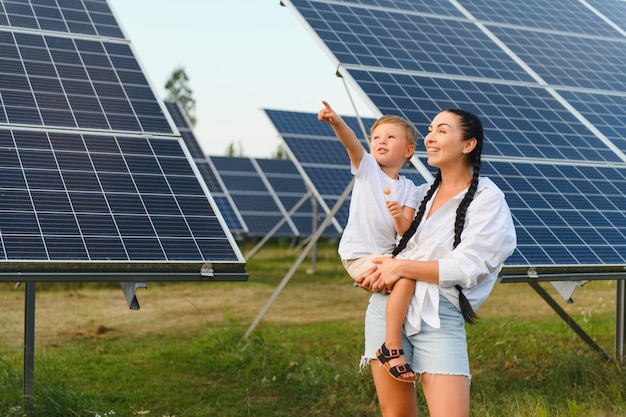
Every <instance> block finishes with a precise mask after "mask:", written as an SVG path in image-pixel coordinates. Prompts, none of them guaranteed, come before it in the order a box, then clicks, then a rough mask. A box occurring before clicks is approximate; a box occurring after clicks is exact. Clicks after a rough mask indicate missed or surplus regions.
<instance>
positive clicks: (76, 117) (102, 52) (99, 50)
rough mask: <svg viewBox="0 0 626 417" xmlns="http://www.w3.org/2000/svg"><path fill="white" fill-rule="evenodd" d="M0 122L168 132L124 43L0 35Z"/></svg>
mask: <svg viewBox="0 0 626 417" xmlns="http://www.w3.org/2000/svg"><path fill="white" fill-rule="evenodd" d="M0 94H1V101H0V123H8V124H12V125H36V126H45V127H69V128H79V129H98V130H111V131H130V132H145V133H163V134H173V132H172V129H171V127H170V125H169V123H168V121H167V119H166V118H165V117H164V116H163V112H162V110H161V106H160V105H159V102H158V101H157V99H156V97H155V95H154V93H153V91H152V88H151V87H150V85H149V84H148V81H147V80H146V78H145V76H144V74H143V72H142V71H141V68H140V66H139V64H138V63H137V61H136V59H135V58H134V56H133V53H132V51H131V49H130V45H129V44H127V43H119V42H104V41H100V40H97V39H83V38H75V39H72V38H67V37H60V36H55V35H48V34H45V35H43V34H40V33H22V32H9V31H3V30H0Z"/></svg>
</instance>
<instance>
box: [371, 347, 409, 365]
mask: <svg viewBox="0 0 626 417" xmlns="http://www.w3.org/2000/svg"><path fill="white" fill-rule="evenodd" d="M376 353H377V355H376V358H377V359H378V360H379V361H380V363H383V364H384V363H387V362H389V361H390V360H391V359H395V358H399V357H400V355H404V350H403V349H388V348H387V346H386V345H385V344H384V343H383V345H382V346H381V347H380V349H378V352H376Z"/></svg>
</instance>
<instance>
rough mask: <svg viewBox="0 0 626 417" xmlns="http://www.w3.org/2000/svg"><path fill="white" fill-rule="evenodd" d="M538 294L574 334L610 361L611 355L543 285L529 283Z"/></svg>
mask: <svg viewBox="0 0 626 417" xmlns="http://www.w3.org/2000/svg"><path fill="white" fill-rule="evenodd" d="M528 284H529V285H530V286H531V287H532V288H533V289H534V290H535V291H536V292H537V294H539V295H540V296H541V298H543V299H544V300H545V302H546V303H548V305H549V306H550V307H552V309H553V310H554V311H555V312H556V314H558V315H559V316H560V317H561V318H562V319H563V321H565V323H566V324H567V325H568V326H569V327H570V328H571V329H572V330H574V332H575V333H576V334H577V335H578V336H580V338H581V339H582V340H583V341H584V342H585V343H587V345H589V347H591V349H593V350H595V351H596V352H598V353H599V354H600V355H601V356H602V358H603V359H604V360H607V361H608V360H610V358H609V355H607V354H606V352H604V350H602V348H601V347H600V346H598V345H597V344H596V343H595V342H594V341H593V339H591V337H589V335H588V334H587V333H585V331H584V330H583V329H582V328H581V327H580V326H579V325H578V324H577V323H576V322H575V321H574V319H573V318H572V317H570V315H569V314H567V312H566V311H565V310H563V309H562V308H561V306H559V305H558V304H557V302H556V301H554V298H552V297H551V296H550V294H548V293H547V292H546V290H544V289H543V288H542V287H541V285H539V283H537V282H529V283H528Z"/></svg>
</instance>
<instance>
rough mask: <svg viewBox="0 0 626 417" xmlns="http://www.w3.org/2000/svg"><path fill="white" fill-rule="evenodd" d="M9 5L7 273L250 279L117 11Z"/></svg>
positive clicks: (5, 63) (1, 14)
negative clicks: (203, 275) (208, 275)
mask: <svg viewBox="0 0 626 417" xmlns="http://www.w3.org/2000/svg"><path fill="white" fill-rule="evenodd" d="M0 6H1V7H0V194H1V195H2V198H1V199H0V264H1V265H2V268H3V275H7V274H9V275H10V274H15V273H20V274H26V273H32V274H39V275H41V276H43V275H45V274H48V273H51V272H65V273H66V274H67V275H66V276H64V277H63V279H72V278H70V277H71V276H75V274H82V275H81V276H82V278H85V276H86V275H85V274H89V273H94V272H102V271H108V272H113V273H121V272H123V273H124V275H125V278H124V280H132V274H129V272H145V271H151V272H154V273H159V272H164V273H172V274H173V276H174V275H176V276H178V275H177V274H186V273H192V274H194V275H197V276H200V271H201V268H202V267H203V266H204V267H206V266H207V265H208V264H212V266H213V271H212V272H208V269H206V268H205V270H206V271H207V273H213V274H214V277H215V278H219V277H222V276H223V277H224V278H228V279H230V278H236V279H243V278H245V276H246V274H245V263H244V260H243V257H242V256H241V254H240V252H239V249H238V248H237V246H236V244H235V243H234V240H233V238H232V235H231V234H230V232H229V231H228V230H227V229H226V228H225V224H224V221H223V219H222V218H221V215H220V213H219V212H218V211H217V210H216V209H215V208H214V205H213V202H212V200H211V198H210V194H209V193H208V190H207V189H206V186H205V185H204V183H203V182H202V181H201V180H200V176H199V173H198V171H197V168H196V166H195V165H194V164H193V162H192V161H191V159H190V157H189V152H188V150H187V148H186V147H185V146H184V144H183V142H182V140H181V138H180V137H179V136H178V135H177V133H176V132H175V129H174V128H173V127H172V125H171V123H170V119H169V117H168V116H167V113H166V112H164V110H163V104H162V103H161V102H160V101H159V100H158V99H157V97H156V95H155V93H154V90H153V88H152V86H151V85H150V84H149V83H148V81H147V79H146V77H145V76H144V74H143V71H142V69H141V66H140V64H139V63H138V61H137V59H136V57H135V55H134V52H133V50H132V48H131V44H130V42H129V41H128V40H127V39H125V37H124V34H123V32H122V30H121V28H120V27H119V25H118V24H117V22H116V20H115V18H114V16H113V13H112V12H111V10H110V8H109V7H108V5H107V2H106V1H105V0H71V1H10V0H0ZM41 276H40V277H39V278H41ZM181 276H182V275H181ZM23 277H24V276H23V275H22V278H23ZM144 279H145V278H144Z"/></svg>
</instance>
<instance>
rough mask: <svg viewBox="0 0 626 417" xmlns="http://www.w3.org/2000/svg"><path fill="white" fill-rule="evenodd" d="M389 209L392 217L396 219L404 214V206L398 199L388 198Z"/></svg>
mask: <svg viewBox="0 0 626 417" xmlns="http://www.w3.org/2000/svg"><path fill="white" fill-rule="evenodd" d="M386 204H387V210H389V213H390V214H391V217H392V218H394V219H397V218H399V217H400V216H402V206H401V205H400V203H398V202H397V201H391V200H387V203H386Z"/></svg>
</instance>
